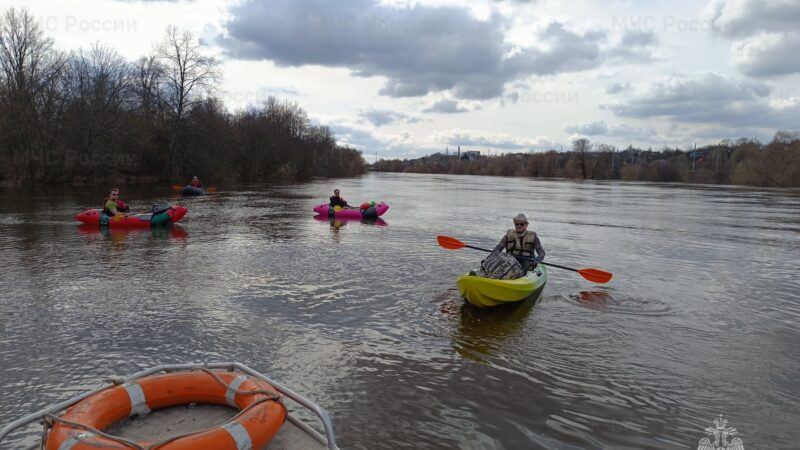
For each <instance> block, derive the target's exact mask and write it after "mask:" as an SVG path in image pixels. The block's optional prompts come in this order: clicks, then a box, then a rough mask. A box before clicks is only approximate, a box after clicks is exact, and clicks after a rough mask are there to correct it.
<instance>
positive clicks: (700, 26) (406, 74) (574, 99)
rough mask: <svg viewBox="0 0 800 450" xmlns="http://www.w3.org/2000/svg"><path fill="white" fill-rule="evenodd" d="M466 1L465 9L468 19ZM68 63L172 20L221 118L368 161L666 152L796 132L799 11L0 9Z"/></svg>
mask: <svg viewBox="0 0 800 450" xmlns="http://www.w3.org/2000/svg"><path fill="white" fill-rule="evenodd" d="M466 5H469V6H466ZM0 6H2V8H3V9H5V8H8V7H12V6H13V7H20V6H24V7H26V8H27V9H28V10H29V11H30V12H31V13H32V14H33V15H34V16H35V17H37V18H38V19H39V20H40V23H41V25H42V27H43V29H44V31H45V32H46V34H47V35H49V36H51V37H52V38H54V40H55V42H56V45H57V46H58V47H60V48H63V49H66V50H76V49H79V48H81V47H84V48H86V47H89V46H90V45H91V44H92V43H95V42H100V43H103V44H106V45H108V46H110V47H113V48H114V49H116V50H117V51H118V52H119V53H120V54H121V55H123V56H124V57H126V58H129V59H134V58H137V57H139V56H141V55H144V54H148V53H150V52H151V50H152V46H153V43H155V42H157V41H159V40H160V39H161V38H162V36H163V35H164V30H165V28H166V27H167V26H168V25H176V26H177V27H178V28H180V29H183V30H188V31H191V32H192V33H194V34H195V35H196V36H197V37H198V38H200V39H201V40H202V42H203V43H204V44H205V45H206V46H207V51H208V53H209V54H214V55H216V56H217V58H218V59H219V61H220V62H221V68H222V71H223V74H224V81H223V84H222V86H221V87H220V91H219V93H218V94H219V96H220V97H221V98H223V99H224V101H225V102H226V104H227V105H228V106H229V108H231V110H233V109H236V108H240V107H243V106H246V105H248V104H258V103H260V102H261V101H263V100H264V99H265V98H266V97H267V96H269V95H275V96H277V97H278V98H281V99H284V100H290V101H295V102H297V103H299V104H300V105H301V106H302V107H303V108H304V109H305V110H306V111H307V112H308V113H309V115H310V117H311V118H312V119H313V120H314V121H316V122H319V123H322V124H325V125H328V126H330V127H331V128H332V129H333V130H334V132H335V133H336V136H337V138H338V140H339V141H340V142H342V143H345V144H349V145H351V146H354V147H356V148H358V149H361V150H363V151H364V153H365V157H366V159H367V160H368V161H372V160H374V159H375V157H376V155H377V156H378V157H381V158H384V157H417V156H422V155H425V154H430V153H432V152H436V151H444V150H445V149H447V148H449V149H450V150H455V149H456V147H457V146H459V145H460V146H461V148H462V150H464V149H469V150H480V151H482V152H487V151H490V152H491V153H492V154H495V153H504V152H521V151H540V150H547V149H550V148H555V149H560V148H562V147H563V148H568V147H569V146H570V143H571V141H572V140H574V139H576V138H577V137H587V138H589V139H590V140H591V141H592V142H596V143H607V144H612V145H616V146H620V147H623V146H627V145H629V144H633V145H638V146H645V147H647V146H652V147H653V148H663V146H664V145H668V146H676V145H677V146H681V147H684V148H685V147H688V146H691V145H693V144H695V143H697V145H703V144H707V143H714V142H718V141H719V140H721V139H724V138H733V139H736V138H739V137H750V138H758V139H761V140H762V141H769V139H770V138H771V137H772V135H773V134H774V132H775V131H776V130H780V129H794V130H797V129H800V58H799V57H798V56H797V54H798V49H800V28H799V27H798V26H797V24H798V23H800V1H798V0H726V1H723V0H673V1H672V2H656V1H651V0H640V1H635V0H605V1H603V0H596V1H588V0H568V1H564V0H470V1H469V2H466V1H452V0H430V1H407V0H383V1H380V0H259V1H242V0H235V1H232V0H195V1H191V0H178V1H154V0H148V1H145V0H139V1H122V0H62V1H53V0H47V1H45V0H26V1H25V2H22V1H9V0H0Z"/></svg>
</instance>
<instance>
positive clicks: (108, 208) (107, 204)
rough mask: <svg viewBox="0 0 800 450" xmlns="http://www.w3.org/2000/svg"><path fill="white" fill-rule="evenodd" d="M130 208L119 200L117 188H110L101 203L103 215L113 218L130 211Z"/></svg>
mask: <svg viewBox="0 0 800 450" xmlns="http://www.w3.org/2000/svg"><path fill="white" fill-rule="evenodd" d="M130 210H131V209H130V207H128V205H126V204H125V202H123V201H122V200H120V198H119V188H112V189H111V191H109V193H108V197H107V198H106V199H105V200H104V201H103V214H105V215H107V216H109V217H114V216H116V215H122V214H123V213H126V212H128V211H130Z"/></svg>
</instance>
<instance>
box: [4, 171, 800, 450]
mask: <svg viewBox="0 0 800 450" xmlns="http://www.w3.org/2000/svg"><path fill="white" fill-rule="evenodd" d="M334 185H335V186H336V187H339V188H340V189H342V191H343V192H347V193H349V195H350V196H351V197H353V198H382V199H387V202H388V203H390V204H391V209H390V210H389V212H388V213H387V214H386V215H385V216H384V217H383V218H382V219H379V220H376V221H375V222H374V223H361V222H360V221H359V222H339V221H336V220H335V221H334V223H333V224H331V223H330V222H329V221H328V220H327V219H324V220H322V221H320V220H315V219H314V218H313V215H312V213H311V208H312V207H313V206H314V205H316V204H319V203H320V202H321V201H325V200H326V199H327V198H328V196H329V195H330V192H331V190H332V187H333V186H334ZM106 189H107V187H106V186H103V187H97V188H91V187H86V186H79V187H66V188H63V189H26V190H25V191H14V190H7V189H6V190H0V292H2V293H3V295H2V296H0V422H1V423H5V422H8V421H9V420H11V419H12V418H16V417H19V416H21V415H24V414H25V413H28V412H31V411H34V410H36V409H39V408H41V407H42V406H45V405H48V404H51V403H54V402H56V401H59V400H63V399H65V398H67V397H68V396H70V395H72V394H75V393H78V392H81V391H83V390H85V389H87V388H90V387H93V386H94V385H95V383H96V382H97V381H98V380H100V379H102V378H103V377H106V376H109V375H120V374H130V373H133V372H135V371H137V370H140V369H142V368H145V367H150V366H153V365H155V364H162V363H174V362H186V361H211V360H238V361H241V362H243V363H246V364H247V365H249V366H251V367H254V368H255V369H257V370H261V371H264V372H266V373H268V374H270V375H271V376H273V377H274V378H275V379H277V380H279V381H282V382H284V383H285V384H287V385H288V386H290V387H292V388H294V389H295V390H297V391H298V392H300V393H302V394H304V395H306V396H307V397H309V398H311V399H312V400H314V401H316V402H318V403H319V404H321V405H323V406H325V407H326V408H327V409H329V410H330V411H331V413H332V414H333V418H334V423H335V426H336V429H337V434H338V435H339V437H340V442H339V443H340V445H341V447H342V448H348V449H370V450H372V449H396V448H411V447H416V448H460V449H486V448H492V449H528V448H536V449H538V448H558V449H561V448H609V449H610V448H635V449H662V448H675V449H677V448H694V447H696V446H697V442H698V441H699V439H700V438H702V437H703V436H704V435H705V433H704V432H703V429H704V428H705V427H706V426H708V425H709V423H710V420H713V418H715V417H717V415H718V414H719V413H720V412H724V413H725V414H726V415H727V416H728V417H729V418H730V420H731V425H732V426H734V427H736V428H737V429H739V431H740V433H741V437H742V439H743V441H744V443H745V446H746V447H748V448H793V447H795V446H796V442H797V439H796V437H795V436H796V435H797V433H796V431H795V429H796V424H795V423H796V418H797V417H800V406H798V405H800V396H799V395H798V393H799V392H800V382H798V381H797V377H796V376H795V374H797V373H800V360H799V359H798V358H797V357H796V355H797V354H798V353H800V331H798V330H800V294H798V293H799V292H800V283H799V282H798V277H797V270H796V267H797V264H796V258H797V256H796V255H798V254H800V215H798V214H797V212H798V211H800V192H798V191H785V190H759V189H744V188H728V187H713V186H683V185H659V184H649V183H632V184H623V183H611V182H572V181H552V180H550V181H544V180H535V179H524V178H517V179H502V180H499V179H497V178H491V177H480V176H447V175H416V174H370V175H367V176H364V177H362V178H356V179H346V180H341V179H340V180H315V181H312V182H309V183H304V184H283V185H258V186H226V187H225V189H224V190H220V192H218V193H216V194H214V195H207V196H201V197H196V198H190V199H183V198H175V199H174V202H177V203H180V204H182V205H183V206H186V207H188V209H189V211H188V214H187V215H186V217H185V218H184V219H183V220H182V221H181V223H180V224H179V225H177V226H173V227H167V228H160V229H152V230H116V229H113V228H112V229H109V230H101V229H100V228H99V227H98V228H92V229H87V228H83V227H77V224H76V222H75V221H74V217H75V214H76V213H77V212H79V211H82V210H83V209H86V208H87V207H90V206H92V205H97V204H99V202H100V200H101V199H102V193H103V192H105V190H106ZM123 193H124V197H125V200H126V202H127V203H129V204H131V205H132V209H134V210H139V209H144V207H149V205H152V204H163V203H173V199H172V192H171V190H170V189H169V187H168V186H163V187H154V186H140V187H124V186H123ZM589 198H591V199H592V200H591V201H587V199H589ZM518 212H523V213H526V214H527V215H528V218H529V219H530V220H531V225H530V228H531V229H533V230H535V231H536V232H537V233H538V235H539V237H540V239H541V241H542V245H543V246H544V248H545V250H546V251H547V254H548V259H552V261H555V262H558V263H559V264H563V265H565V266H568V267H596V268H599V269H602V270H607V271H610V272H612V273H613V274H614V278H613V280H612V281H611V282H610V283H609V284H606V285H593V284H592V283H590V282H588V281H586V280H584V279H583V278H581V277H580V276H578V275H577V274H575V273H573V272H570V271H566V270H560V269H556V268H554V269H553V270H552V271H550V272H549V274H548V275H549V276H548V282H547V286H546V287H545V289H544V293H543V296H542V299H541V300H540V302H539V303H538V304H536V305H534V304H533V302H531V301H527V302H522V303H519V304H516V305H508V307H507V308H506V307H504V308H490V309H485V310H478V309H474V308H468V307H465V306H464V301H463V299H461V298H460V297H459V295H458V292H457V291H456V290H454V289H455V280H456V278H457V277H458V276H459V275H461V274H463V273H464V272H466V271H468V270H470V269H473V268H474V267H476V266H477V264H478V262H479V261H480V260H481V259H482V258H483V257H484V256H485V255H484V254H483V253H482V252H477V251H472V250H469V249H462V250H460V251H457V252H454V251H448V250H445V249H442V248H441V247H439V246H438V245H437V242H436V236H437V235H440V234H443V235H450V236H456V237H458V238H459V239H461V240H463V241H464V242H469V243H470V244H474V245H475V246H478V247H486V248H491V247H493V246H494V245H495V244H496V243H497V240H498V239H499V237H500V236H502V234H503V233H504V232H505V231H506V230H507V229H508V228H510V227H511V225H512V222H511V217H512V216H513V215H515V214H516V213H518ZM386 222H389V223H390V224H391V226H387V223H386ZM76 228H77V231H76ZM450 289H453V290H450ZM35 435H36V430H33V431H31V437H32V438H35ZM15 442H21V441H15Z"/></svg>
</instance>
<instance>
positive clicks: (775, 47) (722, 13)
mask: <svg viewBox="0 0 800 450" xmlns="http://www.w3.org/2000/svg"><path fill="white" fill-rule="evenodd" d="M705 14H706V19H707V20H708V21H709V23H710V24H711V30H712V31H713V32H714V33H715V34H717V35H720V36H724V37H728V38H732V39H736V41H735V42H734V43H733V44H732V45H731V54H732V57H733V62H734V64H735V65H736V68H737V69H738V70H739V71H740V72H742V73H743V74H745V75H748V76H752V77H773V76H782V75H791V74H796V73H800V60H799V59H798V58H797V48H798V45H800V30H798V24H800V2H798V1H797V0H736V1H725V0H712V1H711V3H709V5H708V6H707V8H706V12H705Z"/></svg>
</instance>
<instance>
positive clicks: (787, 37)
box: [733, 32, 800, 77]
mask: <svg viewBox="0 0 800 450" xmlns="http://www.w3.org/2000/svg"><path fill="white" fill-rule="evenodd" d="M798 49H800V32H796V33H775V34H762V35H759V36H756V37H753V38H750V39H745V40H742V41H738V42H735V43H734V44H733V61H734V64H735V65H736V67H737V69H739V71H741V72H742V73H743V74H745V75H748V76H751V77H773V76H780V75H789V74H793V73H800V58H798V55H797V52H798Z"/></svg>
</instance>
